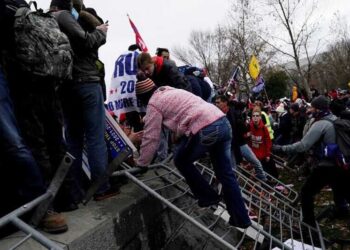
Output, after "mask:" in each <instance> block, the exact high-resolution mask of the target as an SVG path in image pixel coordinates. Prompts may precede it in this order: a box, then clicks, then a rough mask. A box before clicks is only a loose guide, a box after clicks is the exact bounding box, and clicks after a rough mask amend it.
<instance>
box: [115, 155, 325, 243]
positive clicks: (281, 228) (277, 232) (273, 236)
mask: <svg viewBox="0 0 350 250" xmlns="http://www.w3.org/2000/svg"><path fill="white" fill-rule="evenodd" d="M122 166H123V167H124V168H125V170H123V171H118V172H116V173H114V174H113V175H125V176H127V177H128V178H129V179H130V180H131V181H132V182H134V183H135V184H136V185H138V186H140V187H141V188H143V189H144V190H145V191H147V192H148V193H149V194H150V195H152V196H153V197H155V198H156V199H158V200H159V201H161V202H162V203H163V204H165V205H166V206H167V207H168V208H170V209H171V210H172V211H174V212H175V213H177V214H178V215H180V216H181V217H182V218H184V219H185V220H184V221H183V222H182V223H181V224H180V225H179V226H178V228H177V229H176V230H174V232H173V235H172V236H171V237H170V238H169V239H168V243H170V242H171V241H172V240H173V239H175V237H176V235H177V234H178V233H179V232H181V230H182V228H183V227H184V226H185V225H186V224H187V223H190V224H192V225H194V226H196V227H197V228H198V229H199V230H201V231H202V232H204V233H205V234H206V235H207V236H208V237H206V238H205V239H204V240H203V243H202V244H203V246H202V248H203V249H205V248H208V249H210V244H209V239H211V240H212V241H214V242H216V244H220V245H221V246H222V247H223V248H227V249H239V248H242V247H243V248H245V249H258V248H259V247H260V246H265V247H268V249H297V246H298V247H299V248H298V249H325V245H324V240H323V237H322V234H321V232H320V229H319V227H318V226H317V228H314V227H311V226H309V225H307V224H305V223H303V222H301V219H300V213H299V211H298V210H297V209H295V208H293V207H292V206H290V205H289V204H288V202H289V200H292V199H289V198H288V195H286V197H287V198H286V197H284V199H282V198H281V197H280V196H277V195H275V193H270V194H269V195H268V197H266V196H263V195H260V194H259V193H257V192H254V191H252V189H251V188H252V187H255V188H258V186H255V185H254V184H253V182H252V180H251V179H249V178H247V177H246V176H245V175H244V174H242V173H241V172H239V171H237V172H236V174H237V176H238V177H237V178H238V179H239V180H240V183H243V182H245V186H242V188H241V190H242V194H243V198H244V201H245V203H246V207H247V209H248V211H249V213H250V217H251V220H252V222H253V224H252V226H251V227H249V228H247V229H240V228H235V227H233V226H230V225H229V224H228V223H227V221H228V219H229V215H228V213H227V210H226V207H225V204H224V203H220V204H219V205H218V207H210V208H207V209H203V208H199V207H198V205H197V201H196V200H195V198H194V197H193V195H192V193H191V191H190V189H189V187H188V185H187V184H186V181H185V180H184V178H183V177H182V176H181V174H180V173H179V172H178V171H177V169H176V168H175V167H173V166H172V164H171V163H170V161H165V162H162V163H157V164H154V165H152V166H150V169H152V174H147V175H141V176H137V177H136V176H135V175H133V174H132V173H137V172H138V171H139V169H137V168H131V167H130V166H128V165H127V164H125V163H123V164H122ZM196 166H197V167H198V169H199V171H200V172H201V174H202V175H203V176H204V177H205V178H206V179H207V180H208V182H209V183H210V184H211V185H212V186H213V188H215V189H216V190H218V192H220V183H219V182H218V181H217V180H216V177H215V174H214V172H213V171H212V170H211V169H209V168H208V167H206V166H204V165H203V164H199V163H196ZM259 188H260V189H261V190H263V189H264V187H263V186H259ZM265 191H266V192H267V191H268V190H265ZM282 196H283V195H282ZM164 248H165V249H166V246H165V247H164Z"/></svg>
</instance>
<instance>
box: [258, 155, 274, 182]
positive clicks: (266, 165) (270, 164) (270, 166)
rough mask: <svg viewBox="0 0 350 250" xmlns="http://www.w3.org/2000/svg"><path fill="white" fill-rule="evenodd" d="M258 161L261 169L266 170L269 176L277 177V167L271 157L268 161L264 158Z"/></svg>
mask: <svg viewBox="0 0 350 250" xmlns="http://www.w3.org/2000/svg"><path fill="white" fill-rule="evenodd" d="M260 162H261V165H262V166H263V169H264V171H265V172H267V173H268V174H270V175H271V176H273V177H275V178H276V179H278V169H277V167H276V163H275V161H274V160H273V158H272V157H271V158H270V160H269V161H267V160H266V159H263V160H261V161H260Z"/></svg>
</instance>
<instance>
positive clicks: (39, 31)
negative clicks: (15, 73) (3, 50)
mask: <svg viewBox="0 0 350 250" xmlns="http://www.w3.org/2000/svg"><path fill="white" fill-rule="evenodd" d="M31 3H34V6H35V9H36V10H35V11H32V10H31V9H30V5H31ZM30 5H29V8H28V7H20V8H18V9H17V11H16V14H15V21H14V27H13V28H14V39H15V56H16V60H17V61H18V64H19V66H20V68H21V70H23V71H25V72H29V73H32V74H33V75H36V76H41V77H53V78H57V79H63V80H64V79H70V78H71V77H72V68H73V51H72V48H71V46H70V43H69V40H68V38H67V36H66V35H65V34H64V33H62V32H61V30H60V28H59V26H58V23H57V21H56V19H55V17H54V16H53V15H51V14H50V13H44V12H43V11H42V10H41V9H39V10H38V9H37V5H36V3H35V2H30Z"/></svg>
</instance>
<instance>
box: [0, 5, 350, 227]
mask: <svg viewBox="0 0 350 250" xmlns="http://www.w3.org/2000/svg"><path fill="white" fill-rule="evenodd" d="M9 6H11V8H9ZM21 7H28V5H27V3H26V2H25V1H24V0H4V1H0V18H1V22H0V25H1V27H2V28H3V30H5V32H6V34H9V35H8V36H6V38H3V39H1V41H0V46H1V47H0V48H1V68H0V102H1V105H0V110H1V117H0V132H1V133H0V164H1V169H3V174H2V175H1V177H0V178H1V180H0V185H1V187H2V188H1V189H0V190H1V191H0V192H1V193H2V194H3V195H4V197H5V200H6V201H7V202H6V205H5V206H3V205H2V206H1V208H0V216H2V215H5V214H7V213H8V212H10V211H12V210H13V209H15V208H17V207H18V206H20V205H22V204H24V203H25V202H28V201H31V200H33V199H34V198H35V197H37V196H39V195H40V194H43V193H44V192H45V191H46V190H47V187H48V185H49V184H50V182H51V180H52V178H53V176H54V174H55V171H56V170H57V168H58V167H59V165H60V162H61V160H62V158H63V156H64V155H65V153H66V152H69V153H70V154H72V155H73V156H74V158H75V160H74V163H73V165H72V166H71V168H70V171H69V173H68V174H67V176H66V178H65V181H64V183H63V184H62V187H61V188H60V190H59V192H58V194H57V196H56V197H55V199H54V201H53V203H52V205H51V206H50V208H49V211H48V212H47V214H46V215H45V217H44V218H43V219H42V222H41V228H42V229H43V230H44V231H47V232H50V233H60V232H65V231H66V230H67V229H68V226H67V223H66V221H65V219H64V216H63V215H62V213H61V212H67V211H72V210H75V209H78V208H79V203H81V202H82V200H83V198H84V197H85V194H86V191H87V189H88V187H89V186H90V184H91V183H93V182H95V181H96V180H98V179H99V177H100V176H102V175H103V174H104V173H105V171H106V168H107V165H108V148H107V146H106V142H105V140H104V133H105V106H104V101H105V94H106V88H105V83H104V70H103V63H102V62H101V61H100V60H99V58H98V49H99V47H101V46H102V45H103V44H104V43H105V42H106V35H107V31H108V24H105V23H104V22H103V20H102V19H101V18H100V17H99V16H98V15H97V13H96V11H95V10H94V9H92V8H87V7H86V6H84V4H83V3H82V1H80V0H74V1H71V0H52V1H51V5H50V13H51V14H52V15H53V16H54V17H55V20H56V21H57V24H58V27H59V29H60V31H61V32H62V33H63V34H65V36H66V37H67V38H68V40H69V43H70V46H71V50H72V58H73V65H72V74H71V77H70V78H69V79H59V78H58V79H57V78H54V77H48V76H41V75H37V74H35V73H34V72H32V71H25V70H23V69H22V68H21V67H20V66H19V60H20V59H18V57H17V56H16V53H17V48H16V42H15V41H14V39H15V31H14V29H13V25H14V22H15V13H16V10H17V9H18V8H21ZM72 10H74V11H72ZM137 49H138V47H137V46H136V45H134V46H130V47H129V50H137ZM56 66H57V65H52V67H56ZM137 72H138V73H137V83H136V87H135V93H136V96H137V99H138V100H139V101H140V102H142V103H143V104H144V105H146V106H147V109H146V113H138V112H136V111H132V112H127V113H123V114H121V115H120V116H119V117H115V119H116V120H117V121H118V122H119V124H120V126H121V127H122V128H123V130H124V131H125V133H126V134H127V136H129V138H130V139H131V141H132V142H133V143H134V144H135V145H136V146H137V147H138V148H139V151H140V157H139V158H138V159H135V165H136V166H138V167H139V168H140V170H141V171H142V172H146V171H147V166H148V165H149V164H151V163H152V162H154V161H159V160H162V159H164V158H166V156H167V155H168V154H169V153H170V152H174V165H175V166H176V167H177V169H178V170H179V171H180V173H181V174H182V175H183V176H184V178H185V179H186V182H187V183H188V185H189V187H190V189H191V191H192V193H193V194H194V196H195V198H196V199H197V200H198V206H199V207H208V206H212V205H216V204H218V203H219V202H220V201H221V200H222V199H223V200H224V202H225V204H226V207H227V211H228V213H229V215H230V220H229V224H230V225H232V226H235V227H240V228H247V227H249V226H250V225H251V220H250V218H249V216H248V211H247V209H246V206H245V204H244V200H243V198H242V195H241V191H240V187H239V184H238V182H237V180H236V176H235V174H234V170H233V169H235V168H236V166H237V165H238V164H241V163H242V161H246V162H248V163H249V164H250V165H251V166H252V167H253V168H254V170H255V175H256V181H257V182H266V183H268V184H269V185H271V186H273V185H274V180H275V179H278V178H279V176H280V173H279V170H278V168H277V167H276V163H275V161H274V156H273V154H272V153H273V152H274V153H277V154H278V153H281V154H291V153H294V152H297V153H306V154H307V156H303V157H311V158H312V159H314V160H313V161H312V162H313V165H312V166H310V167H311V168H312V169H311V172H310V174H309V175H308V177H307V179H306V181H305V184H304V185H303V187H302V189H301V204H302V211H303V220H304V222H306V223H308V224H310V225H312V226H314V225H315V216H314V212H313V198H314V196H315V195H316V194H317V193H318V192H319V191H320V190H321V189H322V188H323V187H324V186H326V185H330V186H331V187H332V189H333V192H334V201H335V204H336V206H337V209H339V212H340V213H347V212H348V202H349V201H350V197H349V196H350V195H349V194H350V193H349V192H348V190H349V186H350V184H349V183H350V182H349V181H348V180H349V179H350V175H349V173H348V171H349V170H348V169H347V167H348V162H345V163H344V164H343V165H342V167H340V166H338V165H339V164H337V163H336V159H335V157H333V156H329V155H327V154H326V153H325V151H327V150H325V149H326V148H327V147H328V146H329V145H334V144H337V140H336V139H337V138H336V131H335V129H334V125H333V122H334V121H335V120H337V118H342V119H349V112H350V110H349V108H350V107H349V106H350V105H349V101H350V93H349V90H337V91H335V93H334V92H331V93H330V94H329V95H327V96H325V95H317V94H314V95H313V98H312V100H310V103H309V102H307V101H306V100H305V99H302V98H298V99H296V100H295V101H290V100H289V99H288V98H283V99H280V100H278V101H275V102H270V101H269V100H266V98H262V99H259V98H256V100H254V101H253V100H251V99H249V100H248V101H247V102H241V101H239V100H237V99H236V98H235V96H233V95H227V92H223V93H219V92H218V91H217V90H215V88H214V86H213V84H212V82H211V81H210V80H209V79H208V76H207V74H206V72H205V70H203V69H200V68H197V67H192V66H188V67H183V68H181V70H179V69H178V68H177V66H176V64H175V62H174V61H172V60H171V58H170V53H169V50H167V49H166V48H159V49H157V52H156V55H155V56H153V57H152V56H151V55H150V54H149V53H146V52H142V53H140V54H139V55H138V57H137ZM63 131H64V132H63ZM84 147H85V149H86V153H87V157H88V162H89V166H90V171H91V179H90V180H89V179H88V178H87V177H86V175H85V173H84V171H83V169H82V167H81V166H82V155H83V154H82V153H83V148H84ZM207 155H209V157H210V161H211V163H212V165H213V169H214V171H215V174H216V176H217V178H218V180H219V182H220V183H221V184H222V187H223V189H222V190H223V197H221V196H219V195H218V193H217V192H216V191H215V190H214V189H212V187H211V186H210V185H209V184H208V183H207V181H206V180H205V179H204V178H203V177H202V176H201V174H200V172H199V171H198V170H197V169H196V167H195V166H194V164H193V163H194V162H195V161H196V160H198V159H200V158H202V157H204V156H207ZM346 160H348V159H346ZM344 166H345V167H344ZM346 166H347V167H346ZM269 176H272V177H274V178H269ZM118 193H119V186H118V185H113V184H112V183H110V182H109V181H108V180H106V181H105V182H104V183H102V184H101V186H100V187H99V189H98V190H97V192H96V193H95V195H94V199H95V200H96V201H101V200H104V199H107V198H109V197H112V196H115V195H117V194H118Z"/></svg>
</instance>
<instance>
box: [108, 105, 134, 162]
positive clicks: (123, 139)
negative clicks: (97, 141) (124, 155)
mask: <svg viewBox="0 0 350 250" xmlns="http://www.w3.org/2000/svg"><path fill="white" fill-rule="evenodd" d="M105 140H106V142H107V146H108V149H109V152H110V154H111V156H112V159H114V158H116V157H117V156H118V154H119V153H120V151H122V150H123V149H126V148H129V149H131V150H129V151H130V154H132V153H133V152H134V153H136V152H137V149H136V148H135V146H134V144H133V143H132V142H131V141H130V140H129V138H128V137H127V136H126V134H125V133H124V131H123V130H122V129H121V128H120V127H119V125H118V124H117V122H116V121H115V120H114V119H113V117H112V116H111V115H110V114H109V113H108V111H107V110H106V131H105Z"/></svg>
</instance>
